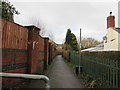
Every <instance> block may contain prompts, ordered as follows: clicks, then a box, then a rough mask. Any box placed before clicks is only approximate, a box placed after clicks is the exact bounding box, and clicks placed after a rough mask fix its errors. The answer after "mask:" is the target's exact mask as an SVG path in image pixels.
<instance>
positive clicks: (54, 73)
mask: <svg viewBox="0 0 120 90" xmlns="http://www.w3.org/2000/svg"><path fill="white" fill-rule="evenodd" d="M46 76H48V77H49V79H50V87H51V88H85V86H84V85H83V84H82V82H81V81H80V79H78V78H77V76H76V75H75V73H74V72H73V71H72V70H71V68H70V67H69V66H68V65H67V64H66V63H65V62H64V59H63V58H62V56H61V55H58V56H56V57H55V58H54V59H53V62H52V64H51V65H50V66H49V68H48V70H47V72H46ZM43 83H44V81H39V80H38V81H35V80H32V82H31V84H30V87H32V88H41V87H43V86H42V85H43ZM41 84H42V85H41Z"/></svg>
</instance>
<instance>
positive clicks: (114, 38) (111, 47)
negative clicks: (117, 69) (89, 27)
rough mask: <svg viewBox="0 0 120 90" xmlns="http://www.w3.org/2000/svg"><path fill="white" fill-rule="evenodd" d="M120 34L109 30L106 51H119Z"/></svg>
mask: <svg viewBox="0 0 120 90" xmlns="http://www.w3.org/2000/svg"><path fill="white" fill-rule="evenodd" d="M118 34H119V33H118V32H117V31H115V30H113V29H112V28H108V31H107V35H106V36H107V40H104V50H105V51H118V50H119V48H118V40H119V38H118Z"/></svg>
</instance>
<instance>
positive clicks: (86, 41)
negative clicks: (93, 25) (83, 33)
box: [78, 37, 100, 49]
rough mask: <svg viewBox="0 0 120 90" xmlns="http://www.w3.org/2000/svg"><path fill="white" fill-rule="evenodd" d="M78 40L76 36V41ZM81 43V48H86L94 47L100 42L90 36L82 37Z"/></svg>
mask: <svg viewBox="0 0 120 90" xmlns="http://www.w3.org/2000/svg"><path fill="white" fill-rule="evenodd" d="M79 42H80V40H79V38H78V43H79ZM81 44H82V49H86V48H90V47H94V46H96V45H98V44H100V42H99V41H98V40H95V39H94V38H91V37H90V38H82V41H81Z"/></svg>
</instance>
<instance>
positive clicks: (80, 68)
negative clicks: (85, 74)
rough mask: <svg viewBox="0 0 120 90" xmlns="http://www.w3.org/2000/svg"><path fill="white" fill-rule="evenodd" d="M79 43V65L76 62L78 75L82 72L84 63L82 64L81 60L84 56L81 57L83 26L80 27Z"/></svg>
mask: <svg viewBox="0 0 120 90" xmlns="http://www.w3.org/2000/svg"><path fill="white" fill-rule="evenodd" d="M79 44H80V49H79V63H78V65H77V63H76V74H77V75H78V74H79V73H80V72H82V66H81V65H82V64H81V62H82V61H81V60H82V58H81V56H82V55H81V47H82V46H81V28H80V42H79Z"/></svg>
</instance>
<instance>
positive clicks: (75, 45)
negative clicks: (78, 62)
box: [72, 33, 78, 51]
mask: <svg viewBox="0 0 120 90" xmlns="http://www.w3.org/2000/svg"><path fill="white" fill-rule="evenodd" d="M72 48H73V50H75V51H78V43H77V39H76V36H75V35H74V34H73V33H72Z"/></svg>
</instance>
